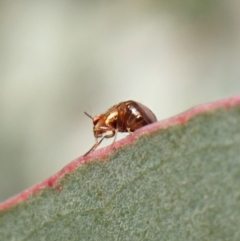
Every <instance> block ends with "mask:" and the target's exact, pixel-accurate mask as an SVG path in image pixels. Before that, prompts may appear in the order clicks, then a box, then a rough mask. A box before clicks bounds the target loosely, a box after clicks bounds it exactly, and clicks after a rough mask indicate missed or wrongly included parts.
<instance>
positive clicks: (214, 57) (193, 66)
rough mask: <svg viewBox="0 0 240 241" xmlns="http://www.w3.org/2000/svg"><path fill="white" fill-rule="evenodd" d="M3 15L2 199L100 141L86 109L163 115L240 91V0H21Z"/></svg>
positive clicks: (2, 5)
mask: <svg viewBox="0 0 240 241" xmlns="http://www.w3.org/2000/svg"><path fill="white" fill-rule="evenodd" d="M0 19H1V21H0V39H1V41H0V117H1V118H0V137H1V138H0V200H4V199H6V198H8V197H10V196H12V195H14V194H16V193H18V192H20V191H21V190H23V189H25V188H27V187H29V186H31V185H33V184H35V183H36V182H39V181H41V180H43V179H45V178H47V177H49V176H50V175H52V174H54V173H55V172H57V171H58V170H60V169H61V168H62V167H63V166H64V165H66V164H67V163H68V162H70V161H71V160H72V159H74V158H76V157H78V156H80V155H82V154H83V153H84V152H86V151H87V150H88V149H89V148H90V147H91V146H92V144H93V141H94V138H93V134H92V124H91V121H90V120H89V118H87V117H86V116H85V115H84V114H83V112H84V111H87V112H89V113H90V114H92V115H95V114H98V113H99V112H103V111H105V110H106V109H107V108H109V107H110V106H111V105H113V104H115V103H118V102H119V101H123V100H128V99H133V100H136V101H139V102H141V103H143V104H145V105H147V106H148V107H149V108H150V109H152V110H153V111H154V113H155V114H156V115H157V117H158V119H164V118H168V117H170V116H172V115H175V114H178V113H180V112H182V111H185V110H186V109H188V108H190V107H192V106H195V105H198V104H200V103H204V102H208V101H212V100H216V99H220V98H225V97H228V96H231V95H237V94H239V93H240V68H239V62H240V2H239V1H234V0H229V1H224V0H206V1H197V0H193V1H186V0H183V1H178V0H175V1H174V0H173V1H15V0H12V1H0ZM106 144H107V142H105V145H106ZM103 146H104V145H103Z"/></svg>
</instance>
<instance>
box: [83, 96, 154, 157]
mask: <svg viewBox="0 0 240 241" xmlns="http://www.w3.org/2000/svg"><path fill="white" fill-rule="evenodd" d="M84 113H85V114H86V115H87V116H88V117H90V118H91V119H92V121H93V134H94V136H95V139H96V141H95V143H94V145H93V146H92V148H91V149H90V150H89V151H88V152H87V153H85V154H84V156H86V155H87V154H89V153H90V152H91V151H94V150H95V149H96V148H97V147H98V146H99V145H100V143H101V142H102V141H103V139H105V138H111V137H113V136H114V140H113V143H114V142H115V140H116V136H117V132H129V133H130V132H134V131H135V130H137V129H139V128H141V127H143V126H145V125H148V124H151V123H154V122H156V121H157V118H156V116H155V115H154V114H153V112H152V111H151V110H149V109H148V108H147V107H146V106H144V105H142V104H140V103H138V102H136V101H133V100H128V101H123V102H120V103H118V104H117V105H114V106H113V107H111V108H110V109H108V110H107V111H106V112H105V113H103V114H99V115H96V116H95V117H92V116H90V115H89V114H88V113H86V112H84ZM107 131H110V132H111V133H109V134H106V135H104V136H103V134H104V133H105V132H107ZM98 138H101V139H100V141H99V140H98Z"/></svg>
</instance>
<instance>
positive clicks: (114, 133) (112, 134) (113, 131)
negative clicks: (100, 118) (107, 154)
mask: <svg viewBox="0 0 240 241" xmlns="http://www.w3.org/2000/svg"><path fill="white" fill-rule="evenodd" d="M113 136H114V140H113V142H114V141H115V140H116V132H115V130H114V129H113V130H112V133H110V134H108V135H105V136H103V137H102V139H101V140H100V141H99V142H98V145H100V143H101V142H102V141H103V139H105V138H111V137H113Z"/></svg>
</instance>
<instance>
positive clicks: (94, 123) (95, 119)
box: [93, 115, 100, 125]
mask: <svg viewBox="0 0 240 241" xmlns="http://www.w3.org/2000/svg"><path fill="white" fill-rule="evenodd" d="M99 119H100V115H96V116H95V117H94V118H93V125H96V124H97V123H98V121H99Z"/></svg>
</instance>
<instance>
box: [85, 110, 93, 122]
mask: <svg viewBox="0 0 240 241" xmlns="http://www.w3.org/2000/svg"><path fill="white" fill-rule="evenodd" d="M84 114H85V115H86V116H88V117H89V118H90V119H92V120H93V117H92V116H90V115H89V114H88V113H87V112H84Z"/></svg>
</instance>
